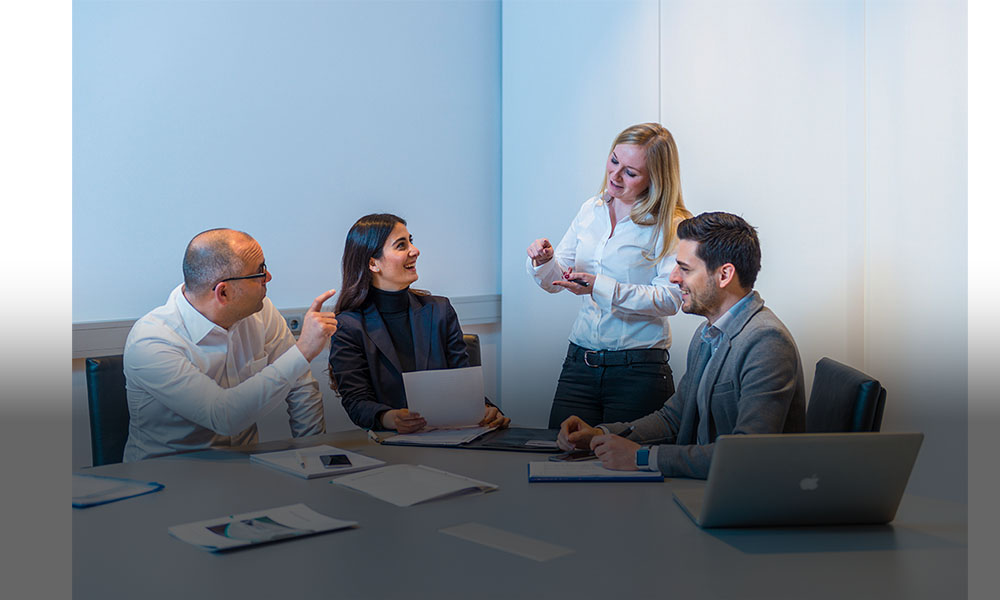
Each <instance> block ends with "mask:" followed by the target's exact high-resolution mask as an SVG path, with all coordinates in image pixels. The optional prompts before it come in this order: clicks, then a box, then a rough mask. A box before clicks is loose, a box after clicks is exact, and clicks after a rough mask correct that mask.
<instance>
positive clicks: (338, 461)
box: [319, 454, 351, 468]
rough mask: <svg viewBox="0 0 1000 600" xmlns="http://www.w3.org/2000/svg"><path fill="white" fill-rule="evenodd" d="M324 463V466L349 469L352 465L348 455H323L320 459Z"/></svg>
mask: <svg viewBox="0 0 1000 600" xmlns="http://www.w3.org/2000/svg"><path fill="white" fill-rule="evenodd" d="M319 459H320V460H321V461H323V466H324V467H327V468H330V467H349V466H350V465H351V459H350V458H347V455H346V454H323V455H321V456H320V457H319Z"/></svg>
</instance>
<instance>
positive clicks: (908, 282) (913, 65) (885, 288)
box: [864, 0, 993, 500]
mask: <svg viewBox="0 0 1000 600" xmlns="http://www.w3.org/2000/svg"><path fill="white" fill-rule="evenodd" d="M866 14H867V21H866V28H867V35H866V40H867V44H868V53H867V56H868V63H867V66H868V73H869V76H868V78H867V83H868V90H869V93H868V106H869V111H868V123H867V130H868V169H869V177H868V223H867V229H868V256H867V262H866V268H867V274H866V278H865V281H864V284H865V290H866V306H865V319H864V320H865V323H866V338H865V349H866V352H865V356H866V367H867V368H868V369H869V370H870V371H871V372H872V373H874V374H877V375H878V376H879V377H880V378H881V379H882V381H883V382H884V383H885V385H886V388H887V390H888V401H887V403H886V410H885V428H886V429H888V430H919V431H923V432H925V434H926V437H925V439H924V445H923V447H922V448H921V450H920V458H919V459H918V462H917V468H916V470H915V472H914V477H913V479H912V480H911V484H910V485H911V486H912V487H911V489H916V490H922V491H926V492H927V493H932V494H942V495H947V496H954V497H956V498H959V499H963V500H964V499H966V490H967V487H968V470H967V461H968V421H967V419H968V404H967V399H968V371H967V368H968V330H969V327H974V326H975V325H973V324H970V323H968V320H967V319H968V281H969V273H968V253H967V248H968V229H967V227H968V202H967V196H968V183H967V182H968V180H967V173H968V170H967V169H968V155H967V139H968V135H967V131H968V112H967V106H968V96H967V90H968V81H967V62H968V61H967V53H966V48H967V34H966V23H967V19H966V6H965V3H964V2H948V1H941V0H920V1H917V0H909V1H907V2H899V1H885V0H874V1H873V0H869V2H868V3H867V11H866ZM990 276H993V275H992V274H991V275H990Z"/></svg>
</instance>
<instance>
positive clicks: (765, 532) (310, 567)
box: [73, 431, 967, 600]
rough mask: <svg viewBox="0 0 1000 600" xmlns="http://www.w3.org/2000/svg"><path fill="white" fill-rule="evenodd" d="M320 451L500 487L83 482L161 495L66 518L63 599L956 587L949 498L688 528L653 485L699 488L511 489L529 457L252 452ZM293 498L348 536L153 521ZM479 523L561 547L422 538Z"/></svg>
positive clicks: (888, 593)
mask: <svg viewBox="0 0 1000 600" xmlns="http://www.w3.org/2000/svg"><path fill="white" fill-rule="evenodd" d="M321 443H328V444H332V445H335V446H338V447H340V448H344V449H347V450H351V451H354V452H361V453H364V454H368V455H370V456H374V457H376V458H380V459H382V460H385V461H387V462H389V463H412V464H424V465H428V466H432V467H437V468H440V469H444V470H447V471H451V472H453V473H457V474H461V475H466V476H469V477H473V478H476V479H482V480H484V481H488V482H490V483H494V484H497V485H499V486H500V488H499V489H498V490H497V491H495V492H491V493H488V494H476V495H467V496H460V497H455V498H449V499H444V500H438V501H432V502H428V503H425V504H420V505H416V506H411V507H407V508H400V507H397V506H394V505H392V504H389V503H387V502H383V501H381V500H377V499H375V498H372V497H369V496H367V495H365V494H362V493H360V492H356V491H354V490H350V489H346V488H342V487H340V486H336V485H331V484H330V483H329V478H321V479H313V480H304V479H299V478H297V477H293V476H291V475H287V474H284V473H282V472H280V471H277V470H274V469H270V468H267V467H264V466H261V465H255V464H250V462H249V460H248V458H247V457H248V452H243V451H232V450H229V451H208V452H198V453H192V454H184V455H177V456H172V457H164V458H159V459H154V460H148V461H143V462H140V463H131V464H117V465H107V466H103V467H97V468H93V469H87V470H86V471H87V472H89V473H94V474H100V475H113V476H119V477H129V478H134V479H141V480H147V481H158V482H160V483H163V484H164V485H165V486H166V487H165V489H164V490H162V491H160V492H157V493H154V494H149V495H145V496H141V497H137V498H130V499H127V500H123V501H120V502H115V503H112V504H106V505H102V506H96V507H91V508H86V509H75V510H74V511H73V597H74V598H77V599H81V598H172V599H174V600H177V599H186V598H239V599H246V598H267V597H286V596H287V597H293V598H505V599H509V598H515V597H516V598H563V597H572V598H598V597H610V598H621V597H627V596H632V597H645V596H648V595H652V594H656V595H657V596H662V597H673V598H770V599H773V598H810V599H811V600H816V599H823V598H837V599H842V598H851V599H858V598H879V599H890V598H893V599H894V598H907V599H919V598H935V599H940V598H959V597H965V596H966V594H967V583H966V572H967V510H966V506H965V505H961V504H957V503H954V502H947V501H943V500H935V499H931V498H923V497H918V496H912V495H906V496H904V498H903V502H902V504H901V505H900V509H899V511H898V513H897V515H896V520H895V521H893V522H892V523H891V524H890V525H886V526H877V527H871V526H866V527H822V528H778V529H747V530H738V529H729V530H701V529H699V528H698V527H697V526H696V525H695V524H694V523H693V522H692V521H691V520H690V519H688V518H687V516H686V515H685V514H684V513H683V512H682V511H681V509H680V507H679V506H677V505H676V503H675V502H674V501H673V499H672V496H671V492H672V491H673V490H675V489H683V488H688V487H692V486H700V485H703V482H700V481H692V480H685V479H667V480H666V481H664V482H663V483H647V482H615V483H532V484H529V483H528V477H527V466H526V465H527V462H528V461H529V460H545V455H542V454H531V453H518V452H497V451H483V450H459V449H442V448H406V447H392V446H379V445H377V444H374V443H372V442H370V441H368V440H367V438H366V437H365V435H364V433H363V432H360V431H354V432H348V433H338V434H327V435H323V436H315V437H312V438H303V439H299V440H294V441H287V442H275V443H269V444H262V445H261V446H259V447H258V448H257V449H256V450H255V451H264V450H278V449H283V448H288V447H292V446H312V445H317V444H321ZM298 502H302V503H305V504H307V505H308V506H310V507H311V508H313V509H314V510H316V511H318V512H320V513H323V514H326V515H329V516H331V517H335V518H341V519H347V520H352V521H358V522H359V527H358V528H356V529H351V530H346V531H340V532H333V533H326V534H321V535H316V536H312V537H308V538H301V539H297V540H291V541H286V542H279V543H275V544H269V545H264V546H259V547H256V548H249V549H245V550H237V551H234V552H230V553H223V554H211V553H208V552H205V551H203V550H200V549H198V548H196V547H194V546H191V545H189V544H186V543H184V542H181V541H179V540H177V539H175V538H173V537H171V536H170V535H169V534H168V533H167V527H170V526H172V525H179V524H182V523H188V522H192V521H200V520H204V519H211V518H214V517H220V516H223V515H228V514H236V513H242V512H249V511H253V510H259V509H266V508H272V507H276V506H282V505H287V504H295V503H298ZM469 522H475V523H481V524H484V525H489V526H492V527H496V528H499V529H502V530H505V531H509V532H512V533H517V534H521V535H525V536H529V537H532V538H535V539H538V540H541V541H545V542H548V543H552V544H557V545H560V546H565V547H568V548H570V549H572V550H574V552H573V553H572V554H569V555H567V556H563V557H560V558H556V559H552V560H549V561H545V562H537V561H534V560H530V559H527V558H523V557H521V556H518V555H515V554H510V553H507V552H503V551H500V550H496V549H493V548H489V547H486V546H483V545H480V544H476V543H473V542H469V541H466V540H462V539H458V538H455V537H452V536H449V535H445V534H443V533H440V532H439V530H440V529H442V528H445V527H450V526H453V525H459V524H463V523H469Z"/></svg>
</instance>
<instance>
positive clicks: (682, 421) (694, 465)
mask: <svg viewBox="0 0 1000 600" xmlns="http://www.w3.org/2000/svg"><path fill="white" fill-rule="evenodd" d="M733 316H734V318H733V319H732V320H731V321H729V323H727V324H725V325H724V326H723V327H722V340H721V341H720V343H719V348H718V350H716V351H715V354H714V355H713V356H712V359H711V360H710V361H709V362H708V365H707V366H706V367H705V372H704V373H703V374H702V376H701V378H700V379H697V380H696V379H694V377H693V376H691V375H689V373H691V372H692V371H693V370H694V368H695V363H696V362H697V360H698V348H699V346H700V344H701V334H702V331H704V329H705V327H706V325H707V322H706V323H703V324H702V325H701V327H699V328H698V330H697V331H696V332H695V334H694V336H693V337H692V338H691V346H690V347H689V348H688V359H687V372H685V373H684V376H683V377H682V378H681V382H680V384H679V385H678V386H677V391H676V392H675V393H674V395H673V396H671V397H670V398H669V399H668V400H667V401H666V403H665V404H664V405H663V407H662V408H660V409H659V410H657V411H656V412H654V413H652V414H650V415H647V416H645V417H642V418H641V419H638V420H636V421H632V424H633V425H635V431H634V433H633V434H632V435H631V436H630V438H629V439H631V440H633V441H636V442H640V443H643V444H663V445H661V446H659V448H658V449H657V450H656V454H657V462H658V466H659V469H660V471H661V472H662V473H663V474H664V475H667V476H668V477H677V476H680V477H694V478H697V479H705V478H706V477H708V469H709V466H710V465H711V462H712V452H713V451H714V449H715V443H714V442H715V438H716V437H718V436H720V435H724V434H739V433H801V432H803V431H805V427H806V416H805V415H806V392H805V378H804V377H803V375H802V359H801V358H799V350H798V348H796V346H795V340H794V339H792V334H791V333H790V332H789V331H788V329H787V328H786V327H785V325H784V323H782V322H781V321H780V320H779V319H778V317H776V316H775V314H774V313H773V312H771V310H770V309H769V308H767V307H766V306H764V300H763V299H762V298H761V297H760V295H759V294H758V293H757V292H753V297H752V298H751V299H750V300H749V301H748V302H747V304H746V305H744V306H743V307H742V308H741V309H740V310H739V312H738V313H736V314H735V315H733ZM699 395H700V396H704V397H705V401H706V403H707V406H708V410H709V413H710V419H711V420H710V421H709V441H710V443H708V444H705V445H698V444H697V435H698V420H699V419H698V396H699ZM625 427H626V424H624V423H612V424H608V425H607V429H608V431H610V432H611V433H619V432H621V431H624V429H625Z"/></svg>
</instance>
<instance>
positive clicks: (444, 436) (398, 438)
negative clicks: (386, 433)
mask: <svg viewBox="0 0 1000 600" xmlns="http://www.w3.org/2000/svg"><path fill="white" fill-rule="evenodd" d="M494 429H496V427H466V428H462V429H433V430H431V431H418V432H417V433H404V434H400V435H394V436H392V437H389V438H386V439H385V440H383V443H385V444H405V445H409V446H458V445H461V444H465V443H467V442H471V441H472V440H474V439H476V438H477V437H479V436H481V435H483V434H485V433H487V432H490V431H493V430H494Z"/></svg>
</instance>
